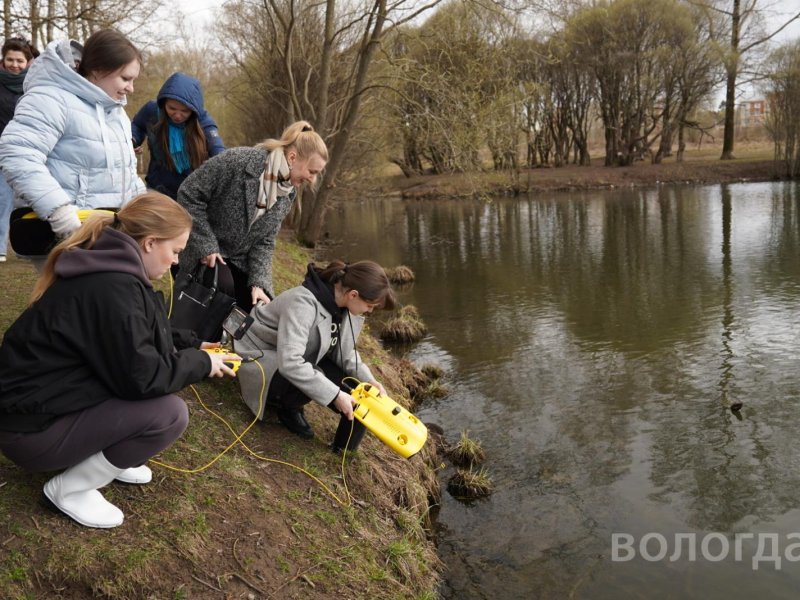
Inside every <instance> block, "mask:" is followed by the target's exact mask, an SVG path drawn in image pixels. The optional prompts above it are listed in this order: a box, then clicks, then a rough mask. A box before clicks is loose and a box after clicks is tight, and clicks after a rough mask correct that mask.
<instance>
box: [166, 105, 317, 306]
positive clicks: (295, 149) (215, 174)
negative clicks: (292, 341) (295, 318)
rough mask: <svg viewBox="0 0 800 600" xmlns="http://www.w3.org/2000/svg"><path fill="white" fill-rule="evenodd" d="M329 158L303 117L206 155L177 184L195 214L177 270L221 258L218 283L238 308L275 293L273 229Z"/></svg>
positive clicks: (217, 261)
mask: <svg viewBox="0 0 800 600" xmlns="http://www.w3.org/2000/svg"><path fill="white" fill-rule="evenodd" d="M327 162H328V149H327V148H326V147H325V142H324V141H323V140H322V138H321V137H320V136H319V134H318V133H316V132H315V131H314V128H313V127H311V125H309V124H308V123H307V122H306V121H298V122H296V123H293V124H292V125H290V126H289V127H287V128H286V130H285V131H284V132H283V135H282V136H281V139H279V140H273V139H270V140H266V141H265V142H263V143H261V144H259V145H258V146H256V147H255V148H231V149H230V150H226V151H225V152H223V153H222V154H218V155H217V156H215V157H213V158H211V159H209V160H208V161H207V162H205V163H204V164H203V165H202V166H201V167H200V168H199V169H197V170H196V171H195V172H194V173H192V174H191V175H189V177H187V178H186V180H185V181H184V182H183V184H181V187H180V188H179V190H178V202H179V203H180V204H181V205H182V206H183V207H184V208H185V209H186V210H188V211H189V214H191V215H192V218H193V219H194V227H193V229H192V235H191V236H190V237H189V243H188V245H187V246H186V250H185V251H184V252H183V254H181V262H180V268H181V270H182V271H192V270H194V269H195V268H196V267H197V265H198V263H203V264H205V265H207V266H209V267H214V266H215V265H217V264H219V265H221V268H220V269H219V280H220V288H221V289H223V290H226V291H229V293H231V294H232V295H234V296H235V298H236V304H237V305H239V307H241V308H242V310H244V311H245V312H249V311H250V309H251V308H252V307H253V305H255V304H258V303H264V304H266V303H268V302H269V301H270V298H272V297H273V296H274V295H275V294H274V292H273V289H272V252H273V250H274V248H275V236H277V234H278V230H279V229H280V226H281V223H283V220H284V218H286V215H287V214H289V210H290V209H291V207H292V202H293V201H294V198H295V196H296V195H297V190H298V189H299V188H301V187H302V186H303V185H304V184H307V183H308V184H312V185H313V184H314V182H315V181H316V179H317V175H319V174H320V172H321V171H322V170H323V169H324V168H325V165H326V164H327Z"/></svg>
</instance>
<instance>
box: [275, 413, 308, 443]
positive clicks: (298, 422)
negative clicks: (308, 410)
mask: <svg viewBox="0 0 800 600" xmlns="http://www.w3.org/2000/svg"><path fill="white" fill-rule="evenodd" d="M278 420H279V421H280V422H281V423H282V424H283V426H284V427H286V429H288V430H289V431H291V432H292V433H294V434H297V435H299V436H300V437H304V438H308V439H311V438H313V437H314V430H313V429H311V425H309V424H308V421H306V417H305V415H304V414H303V409H302V408H301V409H299V410H296V409H291V408H279V409H278Z"/></svg>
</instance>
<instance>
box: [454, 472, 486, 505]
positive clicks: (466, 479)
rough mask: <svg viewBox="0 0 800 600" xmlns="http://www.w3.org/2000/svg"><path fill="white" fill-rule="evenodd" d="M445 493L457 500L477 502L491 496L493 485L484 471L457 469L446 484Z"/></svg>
mask: <svg viewBox="0 0 800 600" xmlns="http://www.w3.org/2000/svg"><path fill="white" fill-rule="evenodd" d="M447 491H448V492H450V494H451V495H452V496H453V497H454V498H456V499H458V500H477V499H479V498H485V497H486V496H488V495H489V494H491V493H492V492H493V491H494V485H493V484H492V480H491V479H490V478H489V475H488V474H487V473H486V470H485V469H481V470H479V471H473V470H472V469H458V470H457V471H456V472H455V473H454V474H453V475H452V477H450V480H449V481H448V482H447Z"/></svg>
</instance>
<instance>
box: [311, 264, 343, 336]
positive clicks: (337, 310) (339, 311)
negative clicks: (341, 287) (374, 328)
mask: <svg viewBox="0 0 800 600" xmlns="http://www.w3.org/2000/svg"><path fill="white" fill-rule="evenodd" d="M303 287H304V288H306V289H307V290H310V291H311V293H312V294H314V297H315V298H316V299H317V302H319V303H320V304H321V305H322V307H323V308H324V309H325V310H327V311H328V312H329V313H330V315H331V317H332V318H333V321H334V323H341V322H342V317H343V316H344V312H345V310H346V309H344V308H342V307H341V306H339V305H337V304H336V296H335V295H334V292H333V285H331V284H330V283H325V282H324V281H322V279H320V278H319V275H317V269H316V267H315V266H314V263H310V264H309V265H308V269H307V270H306V278H305V279H304V280H303Z"/></svg>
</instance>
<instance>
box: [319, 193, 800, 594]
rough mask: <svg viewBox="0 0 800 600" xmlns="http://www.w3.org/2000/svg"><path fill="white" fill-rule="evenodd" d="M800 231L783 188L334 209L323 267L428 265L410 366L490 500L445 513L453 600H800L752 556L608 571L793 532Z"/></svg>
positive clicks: (417, 290)
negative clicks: (481, 472)
mask: <svg viewBox="0 0 800 600" xmlns="http://www.w3.org/2000/svg"><path fill="white" fill-rule="evenodd" d="M355 223H358V226H357V227H356V226H354V224H355ZM798 225H800V193H798V187H797V186H796V185H787V184H745V185H731V186H722V187H720V186H709V187H703V188H683V187H682V188H676V187H662V188H658V189H654V190H647V191H625V192H619V191H614V192H607V193H586V194H557V195H556V194H554V195H549V196H544V197H538V198H533V199H529V200H502V199H498V200H495V201H493V202H490V203H483V202H466V201H449V200H443V201H437V202H402V201H396V200H395V201H390V200H380V201H370V202H364V203H362V204H360V205H355V206H353V205H349V206H345V207H342V208H341V209H340V210H339V211H338V212H336V213H335V214H334V215H333V219H332V221H331V223H330V228H331V232H332V234H333V236H334V237H339V238H342V240H343V241H342V245H341V246H339V247H338V248H337V249H336V250H335V251H332V254H337V255H344V256H346V257H347V258H349V259H351V260H355V259H358V258H364V257H371V258H374V259H376V260H378V261H379V262H382V263H384V264H386V265H390V266H391V265H395V264H401V263H402V264H408V265H410V266H411V267H412V268H413V269H414V271H415V272H416V274H417V281H416V283H415V284H414V285H413V286H412V287H411V288H410V289H409V290H408V291H406V292H404V293H403V297H402V299H403V300H404V301H406V302H410V303H413V304H415V305H416V306H417V307H418V308H419V309H420V312H421V314H422V316H423V318H424V319H425V321H426V323H427V324H428V326H429V328H430V331H431V333H430V335H429V337H428V338H427V339H426V340H425V341H424V342H423V343H422V344H421V345H420V346H419V347H418V348H417V349H416V350H415V356H416V358H417V359H418V360H420V361H421V362H427V361H431V360H433V361H438V362H442V363H444V364H445V366H446V367H447V370H448V373H449V375H450V377H451V380H450V382H449V387H450V388H451V390H452V394H451V395H450V396H449V397H447V398H445V399H443V400H440V401H436V402H434V403H431V405H430V406H427V407H425V408H424V409H423V410H422V411H421V414H422V415H423V416H424V417H425V418H428V419H431V420H435V421H437V422H439V423H441V424H442V425H443V426H444V427H445V428H446V429H447V430H448V431H449V432H451V437H455V436H456V435H457V434H458V432H459V431H460V430H462V429H469V430H470V432H471V434H472V435H474V436H476V437H478V438H479V439H481V440H482V441H483V443H484V446H485V447H486V449H487V451H488V453H489V456H490V462H489V464H488V467H489V469H490V470H491V473H492V475H493V476H494V479H495V483H496V484H497V488H498V491H497V493H496V494H495V495H494V496H493V497H492V498H491V499H489V500H488V501H487V502H483V503H479V504H476V505H474V506H472V507H464V506H463V505H460V504H458V503H457V502H455V501H453V500H452V499H450V498H449V497H447V496H446V497H445V499H444V502H443V506H442V507H441V511H440V515H439V517H440V522H441V524H442V528H443V538H442V539H443V541H442V546H441V552H442V556H443V558H444V559H445V561H446V562H447V564H448V567H449V580H448V588H447V589H446V590H444V595H446V596H449V597H452V598H459V599H460V598H500V597H502V598H518V597H519V598H522V597H525V598H529V597H541V598H566V597H583V598H619V597H626V598H627V597H642V598H660V597H664V598H666V597H678V598H715V597H720V598H721V597H726V598H731V597H733V598H738V597H744V596H746V595H748V594H750V593H760V594H762V595H764V594H766V595H767V596H768V597H789V595H790V594H792V595H794V592H793V590H795V589H796V588H797V586H798V584H800V573H798V572H797V569H783V570H781V571H777V570H775V569H764V568H762V569H760V570H759V571H756V572H754V571H753V570H752V569H751V564H750V562H749V560H750V558H751V557H752V555H753V554H754V552H755V548H753V549H752V551H750V552H749V553H748V552H745V553H744V561H745V562H736V561H734V560H733V557H732V556H731V557H730V559H729V560H725V561H722V562H719V563H711V562H708V561H702V560H697V561H689V560H687V559H686V557H685V556H684V558H683V559H682V560H677V561H674V562H670V561H668V560H665V561H660V562H657V563H653V562H647V561H644V560H641V559H639V558H637V559H636V560H633V561H630V562H626V563H612V562H611V556H610V537H611V533H613V532H626V533H630V534H632V535H634V536H636V537H637V539H638V538H640V537H641V536H642V535H644V534H645V533H648V532H659V533H661V534H663V535H665V536H666V537H667V539H669V540H670V542H673V541H674V534H675V533H678V532H696V533H697V534H698V536H699V538H698V539H700V538H702V536H703V535H704V534H705V533H707V532H720V533H723V534H725V535H728V536H733V535H734V534H735V533H736V532H761V531H769V532H777V533H779V534H782V535H784V534H786V533H789V532H793V531H795V530H797V529H798V523H800V521H798V519H797V516H798V513H797V511H796V509H797V507H798V504H800V501H799V500H798V498H799V497H800V475H798V473H800V469H798V467H800V458H799V457H798V452H797V451H796V450H795V443H794V442H795V430H796V428H797V425H798V423H799V422H800V417H798V410H797V407H798V402H797V400H798V397H800V385H798V383H797V375H796V372H797V369H796V348H797V346H798V342H800V319H798V300H800V263H799V261H798V250H800V240H798ZM345 234H346V238H345ZM733 401H740V402H743V403H744V408H743V409H742V412H741V417H742V418H741V420H738V419H737V418H736V417H735V415H734V414H733V413H731V412H730V411H729V410H727V407H728V404H729V403H730V402H733ZM672 546H674V544H672V543H671V547H672ZM731 547H733V541H732V539H731ZM745 548H746V549H747V547H745ZM698 552H699V548H698ZM793 566H794V565H793Z"/></svg>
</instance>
